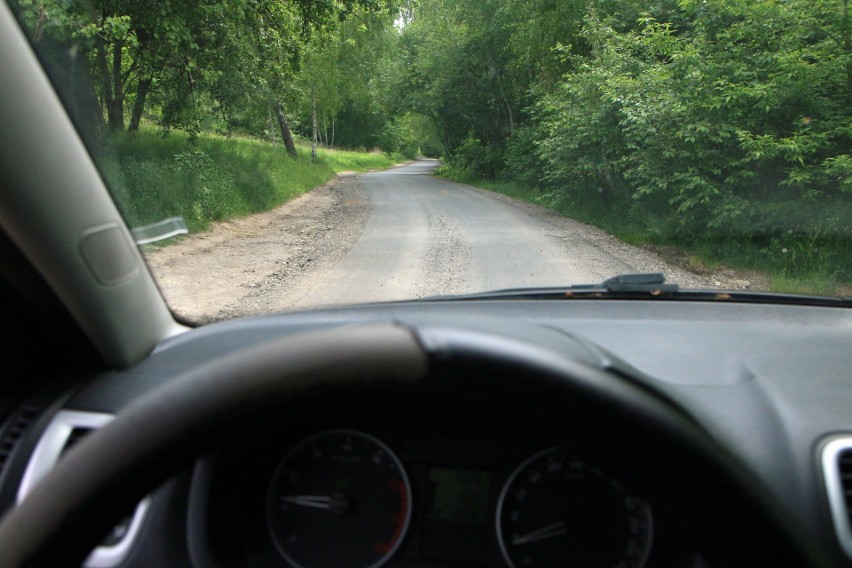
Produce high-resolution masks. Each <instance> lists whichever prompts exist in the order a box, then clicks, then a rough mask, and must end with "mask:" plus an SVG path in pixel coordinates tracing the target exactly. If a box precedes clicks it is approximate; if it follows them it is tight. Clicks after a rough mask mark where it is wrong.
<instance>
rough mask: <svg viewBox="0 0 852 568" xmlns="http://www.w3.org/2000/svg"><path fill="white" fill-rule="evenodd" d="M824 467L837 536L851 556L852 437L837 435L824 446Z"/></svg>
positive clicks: (844, 549) (851, 556)
mask: <svg viewBox="0 0 852 568" xmlns="http://www.w3.org/2000/svg"><path fill="white" fill-rule="evenodd" d="M822 470H823V475H824V476H825V486H826V491H827V492H828V503H829V506H830V507H831V518H832V520H833V521H834V530H835V531H836V533H837V539H838V540H839V541H840V546H841V547H842V548H843V551H844V552H845V553H846V555H847V556H848V557H849V558H852V437H845V438H834V439H833V440H831V441H830V442H828V443H827V444H826V445H825V447H824V448H823V450H822Z"/></svg>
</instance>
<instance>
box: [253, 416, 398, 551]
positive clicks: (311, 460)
mask: <svg viewBox="0 0 852 568" xmlns="http://www.w3.org/2000/svg"><path fill="white" fill-rule="evenodd" d="M410 517H411V488H410V485H409V482H408V477H407V476H406V474H405V470H404V469H403V468H402V464H401V463H400V462H399V459H397V457H396V456H395V455H394V454H393V452H391V450H390V449H389V448H388V447H387V446H386V445H384V444H383V443H382V442H380V441H379V440H377V439H376V438H373V437H372V436H370V435H368V434H365V433H363V432H356V431H353V430H332V431H328V432H322V433H320V434H317V435H315V436H312V437H310V438H308V439H306V440H304V441H303V442H301V443H300V444H298V445H297V446H296V447H295V448H294V449H293V450H292V451H290V453H288V454H287V455H286V456H285V457H284V459H283V460H282V462H281V464H280V465H279V466H278V469H277V470H276V472H275V475H274V476H273V479H272V483H271V485H270V490H269V498H268V505H267V519H268V524H269V530H270V532H271V534H272V538H273V540H274V542H275V545H276V547H277V548H278V550H279V552H281V554H282V555H283V557H284V559H285V560H287V562H288V563H289V564H290V565H292V566H296V567H302V568H323V567H326V566H340V565H341V559H342V558H345V559H346V561H345V562H346V565H347V566H352V567H360V568H374V567H377V566H381V565H382V564H384V563H385V562H386V561H387V560H388V559H389V558H390V557H391V556H392V555H393V553H394V552H395V551H396V549H397V548H398V547H399V545H400V543H401V542H402V539H403V537H404V536H405V531H406V529H407V528H408V523H409V519H410Z"/></svg>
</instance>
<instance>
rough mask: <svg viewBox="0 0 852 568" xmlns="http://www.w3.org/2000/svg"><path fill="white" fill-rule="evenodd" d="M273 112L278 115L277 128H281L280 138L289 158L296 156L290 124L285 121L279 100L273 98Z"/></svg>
mask: <svg viewBox="0 0 852 568" xmlns="http://www.w3.org/2000/svg"><path fill="white" fill-rule="evenodd" d="M275 114H276V116H277V117H278V128H280V129H281V138H282V139H283V140H284V147H285V148H286V149H287V153H288V154H290V157H291V158H294V159H295V158H296V157H297V156H298V154H297V153H296V143H295V142H293V133H292V132H290V125H289V124H288V123H287V117H286V116H284V109H283V108H282V107H281V101H279V100H278V99H275Z"/></svg>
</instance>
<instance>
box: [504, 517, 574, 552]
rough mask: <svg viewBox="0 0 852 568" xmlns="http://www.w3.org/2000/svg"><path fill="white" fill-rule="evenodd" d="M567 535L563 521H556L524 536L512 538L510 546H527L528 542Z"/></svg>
mask: <svg viewBox="0 0 852 568" xmlns="http://www.w3.org/2000/svg"><path fill="white" fill-rule="evenodd" d="M567 533H568V527H567V526H566V525H565V521H557V522H555V523H553V524H550V525H547V526H544V527H541V528H540V529H536V530H534V531H532V532H528V533H527V534H525V535H521V536H516V537H514V538H512V545H513V546H518V545H521V544H527V543H530V542H536V541H539V540H545V539H548V538H554V537H557V536H561V535H563V534H567Z"/></svg>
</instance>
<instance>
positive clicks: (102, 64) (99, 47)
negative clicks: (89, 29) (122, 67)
mask: <svg viewBox="0 0 852 568" xmlns="http://www.w3.org/2000/svg"><path fill="white" fill-rule="evenodd" d="M95 62H96V64H97V66H98V71H100V73H101V103H102V107H103V108H102V111H103V112H104V114H106V115H107V116H109V113H110V109H111V108H112V106H113V100H112V86H111V85H110V80H109V66H108V65H107V59H106V43H105V42H104V40H103V38H102V37H101V36H99V35H97V34H95Z"/></svg>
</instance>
